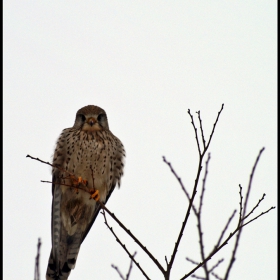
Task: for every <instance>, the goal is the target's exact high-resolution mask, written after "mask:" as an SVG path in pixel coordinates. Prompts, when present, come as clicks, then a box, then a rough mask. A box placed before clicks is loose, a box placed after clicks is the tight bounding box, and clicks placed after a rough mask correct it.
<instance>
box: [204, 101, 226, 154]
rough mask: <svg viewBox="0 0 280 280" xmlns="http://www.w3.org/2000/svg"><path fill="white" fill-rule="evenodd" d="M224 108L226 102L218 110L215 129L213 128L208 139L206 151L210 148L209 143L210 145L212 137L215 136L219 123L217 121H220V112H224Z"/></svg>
mask: <svg viewBox="0 0 280 280" xmlns="http://www.w3.org/2000/svg"><path fill="white" fill-rule="evenodd" d="M223 109H224V104H222V108H221V110H220V111H219V112H218V116H217V118H216V121H215V123H214V125H213V129H212V132H211V134H210V137H209V141H208V143H207V145H206V148H205V149H204V150H205V152H206V150H207V149H208V147H209V145H210V142H211V140H212V137H213V134H214V131H215V128H216V125H217V123H218V120H219V117H220V114H221V113H222V111H223Z"/></svg>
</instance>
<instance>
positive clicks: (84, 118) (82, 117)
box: [80, 114, 86, 122]
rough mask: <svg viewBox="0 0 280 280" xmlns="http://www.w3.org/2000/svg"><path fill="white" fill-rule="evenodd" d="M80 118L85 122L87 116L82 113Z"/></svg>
mask: <svg viewBox="0 0 280 280" xmlns="http://www.w3.org/2000/svg"><path fill="white" fill-rule="evenodd" d="M80 118H81V120H82V121H83V122H84V121H85V120H86V117H85V116H84V115H83V114H80Z"/></svg>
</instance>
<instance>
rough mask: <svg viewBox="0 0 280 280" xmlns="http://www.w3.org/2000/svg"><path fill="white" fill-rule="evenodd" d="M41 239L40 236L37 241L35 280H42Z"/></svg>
mask: <svg viewBox="0 0 280 280" xmlns="http://www.w3.org/2000/svg"><path fill="white" fill-rule="evenodd" d="M41 244H42V243H41V239H40V238H38V243H37V255H36V258H35V272H34V280H40V248H41Z"/></svg>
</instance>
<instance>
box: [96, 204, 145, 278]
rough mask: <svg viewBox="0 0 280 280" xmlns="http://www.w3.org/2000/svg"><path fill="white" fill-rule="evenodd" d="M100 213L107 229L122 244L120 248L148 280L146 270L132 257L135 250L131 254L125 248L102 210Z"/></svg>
mask: <svg viewBox="0 0 280 280" xmlns="http://www.w3.org/2000/svg"><path fill="white" fill-rule="evenodd" d="M101 214H102V215H103V217H104V221H105V225H106V226H107V227H108V229H109V230H110V231H111V233H112V234H113V235H114V236H115V238H116V241H117V242H118V243H119V244H120V245H121V246H122V248H123V249H124V250H125V252H126V253H127V254H128V256H129V258H130V259H131V261H133V262H134V263H135V264H136V266H137V267H138V268H139V269H140V271H141V272H142V274H143V275H144V276H145V277H146V279H149V280H150V278H149V277H148V275H147V274H146V272H145V271H144V270H143V269H142V267H141V266H140V264H139V263H138V262H136V260H135V258H134V257H135V254H136V252H135V253H134V254H133V255H132V254H131V253H130V252H129V251H128V250H127V248H126V246H125V244H123V243H122V242H121V240H120V239H119V238H118V236H117V235H116V233H115V232H114V230H113V228H112V227H110V226H109V224H108V221H107V218H106V215H105V212H104V210H103V211H102V212H101Z"/></svg>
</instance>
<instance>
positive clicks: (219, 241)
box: [212, 210, 236, 252]
mask: <svg viewBox="0 0 280 280" xmlns="http://www.w3.org/2000/svg"><path fill="white" fill-rule="evenodd" d="M235 213H236V210H234V211H233V213H232V215H231V216H230V217H229V219H228V221H227V223H226V225H225V227H224V229H223V230H222V232H221V235H220V237H219V239H218V242H217V244H216V245H215V246H214V248H213V251H212V252H214V251H215V250H216V249H217V248H218V247H219V246H220V243H221V242H222V239H223V237H224V234H225V232H226V230H227V229H228V227H229V224H230V222H231V221H232V219H233V217H234V216H235Z"/></svg>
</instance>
